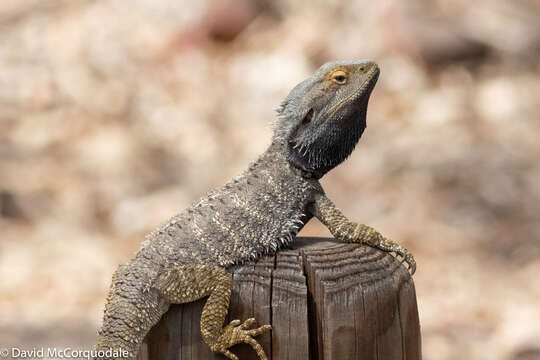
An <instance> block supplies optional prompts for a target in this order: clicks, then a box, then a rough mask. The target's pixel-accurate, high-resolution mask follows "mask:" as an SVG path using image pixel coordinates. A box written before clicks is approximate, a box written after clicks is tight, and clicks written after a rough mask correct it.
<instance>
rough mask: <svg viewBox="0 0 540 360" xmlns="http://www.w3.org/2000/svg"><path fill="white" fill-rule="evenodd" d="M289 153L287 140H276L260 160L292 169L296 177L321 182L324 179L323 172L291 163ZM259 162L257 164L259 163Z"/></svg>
mask: <svg viewBox="0 0 540 360" xmlns="http://www.w3.org/2000/svg"><path fill="white" fill-rule="evenodd" d="M288 151H289V149H288V145H287V141H286V140H284V139H281V138H274V139H273V140H272V143H271V144H270V146H269V147H268V149H267V150H266V151H265V152H264V154H263V155H262V156H261V158H259V160H262V161H264V162H274V163H276V164H277V165H278V166H281V167H282V168H287V169H290V171H291V172H292V173H294V174H295V175H296V176H299V177H302V178H304V179H313V180H319V179H320V178H322V177H323V175H324V173H323V172H318V171H316V170H307V169H303V168H301V167H298V166H296V165H295V164H294V163H292V162H290V161H289V160H288V156H287V153H288ZM259 160H258V161H257V162H259ZM257 162H256V163H257Z"/></svg>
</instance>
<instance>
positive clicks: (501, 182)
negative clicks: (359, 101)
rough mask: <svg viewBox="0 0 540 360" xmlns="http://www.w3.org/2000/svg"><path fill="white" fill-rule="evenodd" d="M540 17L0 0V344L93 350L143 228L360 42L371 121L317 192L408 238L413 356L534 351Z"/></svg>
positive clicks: (261, 3) (183, 2) (446, 0)
mask: <svg viewBox="0 0 540 360" xmlns="http://www.w3.org/2000/svg"><path fill="white" fill-rule="evenodd" d="M539 19H540V7H539V3H538V1H534V0H530V1H525V0H520V1H504V0H493V1H488V0H479V1H474V2H473V1H450V0H438V1H420V0H414V1H407V2H405V1H399V0H384V1H337V0H336V1H328V2H326V1H308V0H305V1H292V0H291V1H285V0H279V1H269V0H268V1H266V0H236V1H233V0H230V1H225V0H219V1H218V0H216V1H209V0H207V1H187V0H170V1H165V0H160V1H152V0H130V1H120V0H95V1H91V0H2V1H1V2H0V279H1V280H0V347H8V346H9V347H10V346H16V345H18V346H24V347H32V346H73V347H89V346H90V345H91V344H92V342H93V340H94V337H95V332H96V329H97V328H98V326H99V323H100V321H101V319H100V317H101V313H102V306H103V299H104V296H105V293H106V290H107V287H108V284H109V281H110V275H111V273H112V272H113V270H114V269H115V267H116V266H117V265H118V264H119V263H121V262H125V261H127V260H128V259H129V258H130V257H132V256H133V254H134V252H135V251H136V250H137V248H138V246H139V243H140V242H141V240H142V239H143V236H144V234H145V233H147V232H148V231H150V230H152V229H153V228H155V227H157V226H158V225H159V224H160V223H161V222H163V221H165V220H166V219H167V218H168V217H169V216H171V215H173V214H174V213H175V212H177V211H179V210H181V209H183V208H184V207H186V206H187V205H189V204H190V203H191V201H193V200H195V199H196V198H197V197H198V196H200V195H201V194H203V193H204V192H206V191H207V190H209V189H210V188H212V187H214V186H217V185H220V184H223V183H224V182H225V181H227V180H228V179H229V178H231V177H232V176H234V175H236V174H238V173H239V172H241V171H242V170H243V169H244V168H245V167H246V166H247V164H248V163H249V162H250V161H251V160H253V159H254V158H255V157H256V156H257V155H258V154H259V153H261V152H262V151H263V150H264V149H265V147H266V146H267V145H268V144H269V141H270V130H269V125H268V124H269V123H270V121H271V119H272V117H273V116H274V112H273V109H274V108H275V107H276V106H277V105H278V104H279V102H280V101H281V99H282V98H283V97H284V96H285V95H286V94H287V93H288V91H289V90H290V89H291V88H292V87H293V86H294V85H295V84H296V83H297V82H299V81H300V80H302V79H304V78H305V77H307V76H309V75H310V73H311V72H312V71H313V70H314V69H316V68H317V67H318V66H319V65H321V64H322V63H324V62H326V61H329V60H336V59H359V58H373V59H375V60H376V61H378V62H379V63H380V66H381V69H382V73H381V77H380V80H379V83H378V85H377V87H376V89H375V91H374V93H373V96H372V100H371V103H370V108H369V111H368V129H367V131H366V132H365V134H364V137H363V138H362V140H361V141H360V143H359V145H358V147H357V149H356V151H355V152H354V153H353V155H352V156H351V158H350V159H349V160H348V161H347V162H346V163H345V164H343V165H342V166H341V167H340V168H338V169H336V170H335V171H333V172H332V173H330V174H329V175H328V176H327V177H325V178H324V179H323V186H325V188H326V189H327V192H328V194H329V196H330V197H331V198H332V199H333V200H334V202H335V203H336V204H337V205H338V206H339V207H341V208H342V209H343V210H344V212H345V213H346V214H348V215H349V216H350V217H351V218H352V219H355V220H358V221H360V222H364V223H367V224H370V225H373V226H375V227H376V228H377V229H379V230H380V231H381V232H383V233H384V234H386V235H388V236H390V237H391V238H393V239H396V240H398V241H400V242H402V243H403V244H405V245H406V246H407V247H408V248H409V249H410V250H411V251H412V252H413V253H414V254H415V256H416V259H417V261H418V272H417V274H416V275H415V281H416V287H417V294H418V301H419V310H420V317H421V322H422V331H423V347H424V355H425V357H424V358H425V359H426V360H450V359H490V360H499V359H501V360H502V359H512V360H518V359H519V360H525V359H540V281H539V280H538V277H539V274H540V261H539V260H538V259H539V256H540V222H539V220H540V163H539V161H538V156H539V154H540V141H539V140H538V134H539V133H540V119H539V114H540V76H539V74H540V20H539ZM303 234H310V235H313V234H316V235H327V234H328V232H327V231H326V230H325V229H324V228H322V227H321V226H320V225H319V224H318V223H316V222H315V221H314V222H313V223H310V225H309V226H308V227H307V228H306V229H305V230H304V231H303Z"/></svg>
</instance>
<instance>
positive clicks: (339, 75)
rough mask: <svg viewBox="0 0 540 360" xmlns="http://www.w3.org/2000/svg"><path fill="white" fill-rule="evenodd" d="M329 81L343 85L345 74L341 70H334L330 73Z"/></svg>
mask: <svg viewBox="0 0 540 360" xmlns="http://www.w3.org/2000/svg"><path fill="white" fill-rule="evenodd" d="M331 79H332V81H333V82H335V83H337V84H340V85H343V84H345V83H346V82H347V74H346V73H345V71H343V70H336V71H334V72H333V73H332V76H331Z"/></svg>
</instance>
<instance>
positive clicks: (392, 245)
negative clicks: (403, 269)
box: [340, 222, 416, 275]
mask: <svg viewBox="0 0 540 360" xmlns="http://www.w3.org/2000/svg"><path fill="white" fill-rule="evenodd" d="M344 229H349V230H348V231H344V232H343V236H342V237H343V238H344V240H345V241H346V242H360V243H364V244H367V245H369V246H373V247H376V248H378V249H381V250H383V251H387V252H393V253H395V254H396V258H397V259H398V260H400V261H401V262H402V263H403V262H404V263H406V264H407V266H408V270H409V272H410V274H411V275H412V274H414V272H415V271H416V261H415V260H414V257H413V256H412V255H411V253H409V251H408V250H407V249H405V248H404V247H403V246H401V245H400V244H398V243H397V242H395V241H392V240H390V239H387V238H385V237H384V236H382V235H381V234H380V233H379V232H378V231H377V230H375V229H373V228H372V227H370V226H367V225H364V224H356V223H353V222H349V223H347V226H345V227H344ZM340 235H341V234H340ZM400 258H401V259H400Z"/></svg>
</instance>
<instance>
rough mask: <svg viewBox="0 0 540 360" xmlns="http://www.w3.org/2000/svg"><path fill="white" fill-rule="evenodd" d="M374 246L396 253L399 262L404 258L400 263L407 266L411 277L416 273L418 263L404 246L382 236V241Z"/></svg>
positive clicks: (379, 240)
mask: <svg viewBox="0 0 540 360" xmlns="http://www.w3.org/2000/svg"><path fill="white" fill-rule="evenodd" d="M374 246H375V247H377V248H379V249H381V250H384V251H388V252H393V253H395V254H396V258H397V259H398V260H400V258H402V259H401V260H400V261H401V262H402V263H406V264H407V266H408V270H409V272H410V273H411V275H413V274H414V273H415V271H416V261H415V260H414V257H413V256H412V254H411V253H410V252H409V251H408V250H407V249H405V248H404V247H403V246H401V245H399V244H398V243H396V242H395V241H392V240H390V239H387V238H385V237H383V236H382V235H381V237H380V239H378V241H377V242H376V243H375V244H374Z"/></svg>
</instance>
